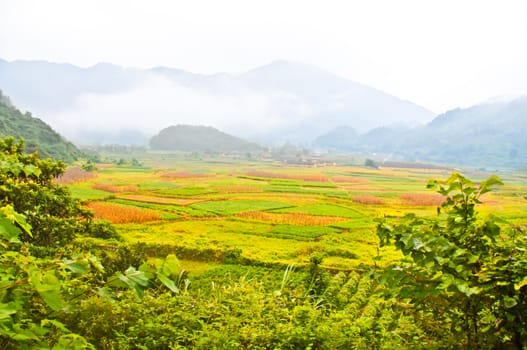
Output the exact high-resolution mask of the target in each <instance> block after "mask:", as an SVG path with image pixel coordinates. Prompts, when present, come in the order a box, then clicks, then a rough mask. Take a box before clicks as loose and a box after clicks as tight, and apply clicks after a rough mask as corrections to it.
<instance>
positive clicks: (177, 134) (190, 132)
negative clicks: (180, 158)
mask: <svg viewBox="0 0 527 350" xmlns="http://www.w3.org/2000/svg"><path fill="white" fill-rule="evenodd" d="M150 147H151V148H152V149H155V150H169V151H187V152H193V151H202V152H203V151H206V152H212V153H221V152H243V153H244V152H254V151H261V150H263V148H262V147H260V146H258V145H257V144H255V143H250V142H247V141H244V140H242V139H240V138H238V137H235V136H232V135H229V134H226V133H224V132H221V131H219V130H217V129H215V128H212V127H206V126H195V125H177V126H170V127H168V128H165V129H163V130H161V131H160V132H159V134H157V135H156V136H154V137H152V139H151V140H150Z"/></svg>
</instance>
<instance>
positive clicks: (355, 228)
mask: <svg viewBox="0 0 527 350" xmlns="http://www.w3.org/2000/svg"><path fill="white" fill-rule="evenodd" d="M146 164H147V165H146V166H144V167H142V168H139V167H137V168H131V167H128V168H127V167H120V166H116V167H107V166H103V167H100V168H99V169H98V171H97V172H96V173H94V175H91V176H86V175H85V174H82V173H79V172H78V170H75V172H73V173H72V175H71V176H69V177H68V178H67V181H65V183H66V184H67V186H69V188H70V190H71V192H72V194H73V195H74V196H75V197H77V198H79V199H81V200H82V201H83V203H84V204H85V206H86V207H87V208H91V209H92V210H93V211H94V214H95V217H96V218H102V219H106V220H109V221H111V222H112V223H115V224H116V226H117V229H118V232H119V234H120V235H121V236H122V238H123V239H124V240H125V241H126V242H129V243H139V242H141V243H144V244H145V246H146V251H147V253H148V254H149V255H150V256H152V258H154V257H156V256H161V255H163V254H167V253H176V255H177V256H178V257H180V258H181V260H182V262H183V265H184V266H188V269H189V270H191V271H204V270H206V269H207V267H208V266H216V265H218V264H224V263H236V264H242V265H243V264H247V265H260V266H286V265H288V264H292V263H294V264H297V265H304V264H307V263H308V262H309V259H310V257H311V256H312V254H319V255H321V256H322V257H323V263H322V266H324V267H326V268H329V269H332V270H352V269H355V268H357V267H359V266H361V265H373V264H378V265H385V264H387V263H389V262H390V261H392V260H393V259H395V258H397V256H398V255H397V254H396V253H395V250H394V251H390V250H388V251H386V250H385V251H384V253H383V255H382V256H378V255H379V254H378V240H377V237H376V234H375V228H376V223H377V221H378V220H383V218H385V217H388V216H389V217H394V216H402V215H404V214H405V213H410V212H412V213H416V214H418V215H425V216H433V215H436V213H437V206H438V205H440V204H441V203H442V201H443V200H444V199H443V197H442V196H440V195H439V194H437V193H434V192H432V191H429V190H427V189H426V183H427V181H428V180H429V179H438V180H440V179H445V178H447V177H448V176H449V175H450V173H451V171H449V170H443V169H419V168H412V169H404V168H380V169H371V168H364V167H359V166H338V165H330V166H318V167H310V166H287V165H283V164H279V163H275V162H271V161H267V162H254V161H253V162H248V161H247V162H243V161H236V160H229V159H212V160H197V159H196V160H194V159H185V158H173V159H165V160H162V159H156V160H155V161H151V162H150V163H149V162H146ZM465 175H467V176H468V177H469V178H471V179H474V180H475V181H480V180H483V179H485V178H486V177H487V176H488V175H489V174H483V173H475V172H473V173H470V172H467V173H465ZM75 176H76V178H75ZM501 176H502V180H503V181H504V182H505V185H504V186H502V187H501V188H498V189H497V191H494V192H491V193H488V194H486V195H485V197H484V198H483V204H481V206H480V207H481V208H480V209H481V211H482V212H483V213H484V214H493V215H498V216H499V217H501V218H503V219H505V220H508V221H510V222H512V223H514V224H525V223H527V197H526V196H527V178H525V177H524V176H523V175H522V174H513V173H510V174H505V175H503V174H501Z"/></svg>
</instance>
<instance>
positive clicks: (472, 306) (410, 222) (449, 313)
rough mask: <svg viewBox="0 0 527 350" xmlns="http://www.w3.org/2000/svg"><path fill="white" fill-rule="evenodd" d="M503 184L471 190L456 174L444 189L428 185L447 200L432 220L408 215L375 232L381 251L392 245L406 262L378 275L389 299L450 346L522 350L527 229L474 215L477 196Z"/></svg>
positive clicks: (526, 321) (526, 318)
mask: <svg viewBox="0 0 527 350" xmlns="http://www.w3.org/2000/svg"><path fill="white" fill-rule="evenodd" d="M501 184H502V183H501V181H500V180H499V178H497V177H496V176H491V177H490V178H489V179H488V180H486V181H483V182H482V183H481V184H479V186H476V185H475V184H474V183H473V182H472V181H470V180H468V179H467V178H465V177H463V176H462V175H460V174H457V173H454V174H452V175H451V176H450V178H449V179H448V180H447V181H446V182H445V183H444V184H440V183H438V182H437V181H431V182H430V183H429V185H428V187H429V188H433V189H437V191H438V192H439V193H440V194H441V195H443V196H445V197H446V200H445V202H444V203H443V204H442V205H441V207H440V208H438V216H437V217H436V218H432V219H428V218H419V217H416V216H415V215H413V214H409V215H406V216H405V217H403V218H401V219H398V220H396V221H395V222H383V223H381V224H380V225H379V227H378V230H377V233H378V235H379V238H380V241H381V245H388V244H395V246H396V248H397V249H399V250H400V251H401V252H402V253H403V254H404V256H405V259H404V260H403V261H401V262H400V263H399V264H397V265H395V266H393V267H392V268H390V269H388V270H387V271H386V272H385V273H384V274H383V275H382V277H381V281H382V282H383V283H384V285H385V286H386V288H387V289H386V291H387V294H389V295H391V296H393V297H397V298H401V299H402V300H407V301H408V302H409V303H411V305H412V306H413V307H414V309H415V315H416V317H419V318H421V319H423V320H424V322H423V327H424V328H423V330H425V331H426V332H435V331H436V330H437V325H448V326H449V332H448V336H447V337H445V338H446V339H445V340H447V341H448V342H452V343H450V345H452V344H454V343H453V342H454V340H455V339H458V340H460V341H461V343H460V344H461V345H462V346H464V347H466V348H470V349H483V348H496V347H500V348H501V347H503V346H505V344H507V345H508V346H512V347H513V348H517V349H520V348H524V347H526V346H527V256H526V255H525V249H526V235H525V228H524V227H507V228H506V229H505V230H503V229H502V228H501V227H500V226H499V225H498V224H503V223H504V222H501V221H500V220H498V219H497V218H495V217H493V216H489V217H486V218H484V217H481V216H480V215H478V213H477V211H476V206H477V205H478V204H480V203H481V201H480V197H481V195H483V194H485V193H487V192H489V191H491V189H492V187H493V186H494V185H501ZM447 344H448V343H447Z"/></svg>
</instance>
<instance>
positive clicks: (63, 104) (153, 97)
mask: <svg viewBox="0 0 527 350" xmlns="http://www.w3.org/2000/svg"><path fill="white" fill-rule="evenodd" d="M0 81H1V82H2V84H3V88H4V90H5V91H6V92H7V93H8V94H9V95H10V96H11V97H12V98H13V99H14V100H15V101H17V104H18V105H19V106H20V107H22V108H24V109H28V110H32V111H33V112H34V113H36V114H38V115H41V116H42V117H43V118H44V120H45V121H46V122H48V123H50V124H51V125H52V126H53V127H54V128H55V129H57V130H58V131H59V132H61V133H63V134H64V135H66V136H68V137H69V138H71V139H73V140H76V141H78V142H83V143H89V142H90V141H91V142H107V143H112V142H129V143H143V142H144V140H145V139H147V138H148V137H150V136H152V135H153V134H154V133H155V132H157V131H158V130H160V129H161V128H162V127H164V126H165V125H172V124H203V125H212V126H214V127H217V128H220V129H221V130H225V131H227V132H230V133H233V134H236V135H240V136H243V137H245V138H251V139H256V140H260V141H264V142H268V143H274V144H278V143H283V142H286V141H290V142H294V143H297V144H303V145H307V144H308V143H309V142H310V141H311V140H312V139H313V138H314V137H316V136H318V135H320V133H321V132H325V131H329V130H331V129H332V128H335V127H337V126H339V125H353V127H354V128H355V129H357V130H358V131H360V132H365V131H368V130H370V129H372V128H376V127H380V126H387V125H392V124H395V123H405V124H412V125H414V124H422V123H425V122H427V121H429V120H431V119H432V118H433V117H434V113H432V112H430V111H428V110H427V109H425V108H423V107H421V106H418V105H416V104H413V103H411V102H408V101H404V100H400V99H398V98H396V97H394V96H392V95H389V94H387V93H385V92H382V91H380V90H377V89H374V88H372V87H369V86H366V85H363V84H360V83H357V82H354V81H351V80H348V79H344V78H342V77H339V76H337V75H335V74H332V73H329V72H326V71H324V70H322V69H320V68H317V67H315V66H311V65H307V64H302V63H295V62H288V61H276V62H273V63H271V64H268V65H265V66H262V67H258V68H255V69H252V70H249V71H247V72H244V73H241V74H229V73H219V74H211V75H204V74H195V73H191V72H188V71H185V70H182V69H176V68H170V67H155V68H151V69H136V68H123V67H120V66H116V65H112V64H108V63H103V64H98V65H95V66H92V67H88V68H80V67H76V66H73V65H70V64H59V63H49V62H44V61H13V62H7V61H2V60H0ZM122 129H126V132H125V133H124V136H123V133H122V132H121V130H122ZM127 137H128V138H127Z"/></svg>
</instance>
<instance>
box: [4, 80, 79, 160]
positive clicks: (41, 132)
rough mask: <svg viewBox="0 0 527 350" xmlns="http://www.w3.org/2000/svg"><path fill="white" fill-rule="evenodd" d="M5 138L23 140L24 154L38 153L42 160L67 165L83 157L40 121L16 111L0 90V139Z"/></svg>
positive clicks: (71, 145)
mask: <svg viewBox="0 0 527 350" xmlns="http://www.w3.org/2000/svg"><path fill="white" fill-rule="evenodd" d="M7 136H13V137H15V138H24V139H25V140H26V144H25V149H26V152H28V153H32V152H34V151H38V152H39V154H40V156H41V157H43V158H46V157H51V158H54V159H57V160H58V159H61V160H63V161H65V162H67V163H69V162H72V161H74V160H76V159H77V158H78V157H81V156H82V155H83V154H82V152H81V151H79V149H78V148H77V147H75V146H74V145H73V144H72V143H71V142H68V141H66V140H65V139H64V138H63V137H62V136H60V135H59V134H58V133H57V132H55V131H54V130H53V129H52V128H51V127H50V126H49V125H47V124H46V123H44V122H43V121H42V120H40V119H38V118H33V117H32V116H31V113H29V112H26V113H22V112H20V111H19V110H18V109H16V108H15V107H14V106H13V104H12V103H11V101H10V100H9V98H8V97H7V96H4V95H3V93H2V91H1V90H0V137H7Z"/></svg>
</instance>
